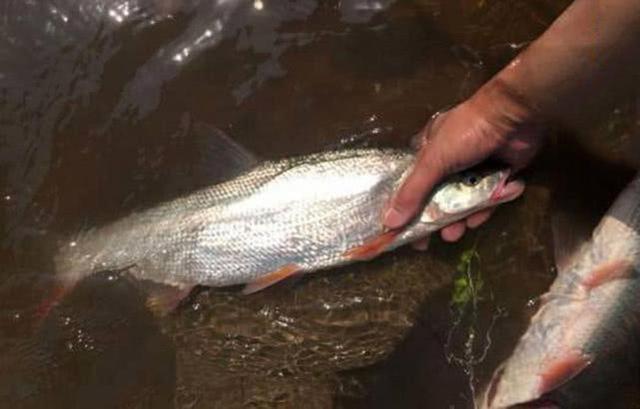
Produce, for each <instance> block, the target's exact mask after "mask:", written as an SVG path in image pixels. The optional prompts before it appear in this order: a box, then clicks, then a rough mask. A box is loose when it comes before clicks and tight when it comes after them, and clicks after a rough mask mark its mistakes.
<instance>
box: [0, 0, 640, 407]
mask: <svg viewBox="0 0 640 409" xmlns="http://www.w3.org/2000/svg"><path fill="white" fill-rule="evenodd" d="M567 3H568V2H567V1H563V2H553V1H498V0H496V1H475V0H474V1H467V0H459V1H444V0H441V1H435V0H421V1H400V0H398V1H393V0H379V1H375V0H346V1H341V2H317V1H314V0H302V1H297V2H293V1H276V0H271V1H269V0H255V1H253V2H251V1H239V0H227V1H204V0H183V1H181V0H138V1H134V0H132V1H122V0H88V1H84V2H79V1H72V0H43V1H37V2H36V1H31V2H29V1H15V0H8V1H5V2H4V3H3V4H2V5H1V6H0V34H2V35H1V36H0V61H1V63H2V64H0V101H1V103H2V104H1V105H0V142H1V143H0V198H2V203H1V209H2V211H1V213H0V215H1V219H0V228H1V229H2V236H1V238H2V241H1V243H0V245H1V247H0V263H1V265H2V267H3V268H2V270H1V271H0V274H1V277H0V279H1V283H2V284H1V286H0V293H1V296H0V306H1V309H0V348H1V351H2V353H1V354H0V396H1V397H2V402H3V404H2V406H3V407H4V406H5V405H6V406H7V407H15V408H19V407H24V408H57V407H60V408H69V407H78V408H83V407H89V406H91V407H99V408H101V407H104V408H116V407H117V408H147V407H149V408H302V407H304V408H307V407H311V408H331V407H336V408H340V407H344V408H364V407H366V408H371V407H373V408H469V407H472V404H471V402H470V399H471V396H472V394H473V391H474V390H475V389H477V388H479V387H481V385H482V384H483V383H484V382H486V381H487V379H488V377H489V376H490V373H491V371H492V370H493V368H494V367H495V366H496V365H497V364H498V362H499V361H500V360H501V359H503V358H504V357H505V356H507V355H508V353H509V351H510V348H512V347H513V343H514V342H515V340H516V339H517V336H518V334H519V333H520V332H521V331H522V329H523V328H524V326H525V325H526V320H527V318H528V316H529V315H530V314H531V313H532V312H533V311H534V309H535V297H536V296H537V295H538V294H540V293H541V292H543V291H544V290H545V289H546V288H547V286H548V285H549V283H550V282H551V280H552V279H553V275H554V271H553V251H552V240H551V235H550V226H549V219H550V212H551V208H552V206H553V198H554V194H555V193H557V192H558V190H560V191H570V192H572V194H574V196H578V195H579V194H583V195H584V196H578V197H588V198H589V200H587V201H579V202H582V203H579V204H582V205H586V206H581V209H582V210H581V211H582V212H583V214H584V215H585V220H593V219H597V217H598V215H599V214H601V212H602V211H603V209H605V208H606V206H607V203H608V201H610V200H611V198H612V197H613V196H614V195H615V192H616V190H617V189H619V188H620V186H622V185H623V184H624V181H625V178H626V177H627V176H628V172H625V171H620V172H618V171H613V170H611V171H610V170H609V168H607V167H604V166H602V165H600V164H595V162H593V160H592V159H591V158H589V157H586V156H582V155H581V154H578V152H577V151H576V149H573V148H570V149H567V148H566V146H575V145H574V144H573V143H565V142H566V141H568V140H569V138H570V137H571V138H576V139H579V140H582V141H585V143H584V145H585V146H587V147H588V148H589V149H590V150H591V152H597V153H598V154H599V156H600V157H602V158H605V159H608V160H612V159H613V160H617V161H618V162H619V161H621V160H626V159H627V158H626V157H625V156H624V154H625V152H627V151H628V149H626V147H627V146H628V145H627V144H628V142H629V140H631V139H632V138H631V135H633V133H634V131H635V129H634V128H635V126H636V124H635V122H636V111H637V110H636V109H635V106H634V105H633V104H631V103H625V102H624V101H623V102H621V103H620V106H619V107H618V108H617V109H616V110H615V111H614V112H613V113H612V114H608V113H603V115H602V118H598V119H597V122H594V120H593V119H592V118H585V125H584V127H581V129H574V130H571V131H570V132H559V133H558V134H557V135H556V134H554V135H552V137H551V138H550V139H551V140H552V141H556V143H552V144H550V147H549V149H547V151H546V152H544V154H543V156H542V157H541V159H540V160H539V161H538V163H537V164H536V166H534V167H533V168H532V169H531V170H530V171H529V172H528V173H527V174H526V175H525V176H526V177H527V179H528V181H529V183H530V188H529V189H528V191H527V194H526V195H525V197H524V198H523V199H522V200H520V201H519V202H518V203H515V204H513V205H509V206H505V208H504V209H502V210H501V211H500V212H499V213H498V214H497V215H496V217H495V218H494V219H493V220H492V221H491V223H490V224H488V225H487V226H486V227H484V228H482V229H480V230H479V231H477V232H473V233H472V234H469V235H468V236H467V237H466V238H465V239H464V240H463V241H462V242H461V243H459V244H456V245H444V244H442V243H440V242H438V241H435V242H434V243H433V245H432V248H431V249H430V250H429V252H428V253H417V252H415V251H413V250H410V249H401V250H399V251H397V252H395V253H393V254H389V255H386V256H384V257H381V258H380V259H378V260H376V261H373V262H370V263H366V264H360V265H356V266H352V267H349V268H344V269H340V270H333V271H329V272H325V273H321V274H317V275H315V276H313V277H309V278H305V279H302V280H299V281H297V282H289V283H284V284H283V285H280V286H277V287H275V288H273V289H270V290H268V291H264V292H262V293H259V294H257V295H255V296H251V297H241V296H238V295H237V294H236V291H235V290H234V289H222V290H210V289H198V290H197V291H196V292H194V293H193V294H192V295H191V296H190V297H189V298H188V299H187V300H185V302H184V303H183V304H182V305H181V306H180V307H179V308H178V310H177V311H176V312H175V313H174V314H172V315H170V316H168V317H163V318H159V317H154V316H153V315H152V314H151V313H149V312H148V310H147V309H146V308H145V305H144V299H145V288H144V286H142V285H140V283H136V282H133V281H132V280H131V279H130V278H129V277H127V275H126V273H119V272H104V273H101V274H97V275H95V276H94V277H91V278H90V279H88V280H85V281H84V282H82V283H81V284H80V285H78V287H77V288H75V289H74V290H73V292H71V293H70V294H69V295H68V296H67V297H65V298H64V300H63V301H62V302H61V304H60V305H58V306H57V307H56V308H55V309H53V310H52V311H51V312H50V314H49V315H47V316H46V318H42V317H41V315H42V314H41V311H42V309H43V306H42V304H43V303H42V300H43V299H47V298H48V297H50V294H51V291H52V289H54V288H55V280H54V279H53V268H52V263H51V259H52V254H53V251H54V249H55V246H56V243H57V242H58V241H59V240H60V239H61V238H63V237H65V236H66V235H67V234H70V233H72V232H74V231H77V230H78V229H80V228H83V227H87V226H94V225H99V224H102V223H106V222H108V221H110V220H114V219H116V218H118V217H121V216H123V215H125V214H127V213H128V212H129V211H131V210H132V209H137V208H142V207H145V206H149V205H152V204H154V203H157V202H159V201H162V200H165V199H168V198H172V197H176V196H178V195H180V194H183V193H185V192H188V191H192V190H194V189H196V188H198V187H201V186H203V185H206V184H207V183H211V180H212V178H215V177H216V174H217V172H218V171H219V170H218V169H216V168H215V164H211V163H208V162H207V138H206V135H201V134H198V133H197V132H195V131H194V128H197V127H196V126H195V125H196V124H199V123H206V124H209V125H211V126H215V127H217V128H219V129H221V130H223V131H225V132H226V133H228V134H229V135H231V136H232V137H233V138H234V139H235V140H236V141H238V142H240V143H241V144H243V145H244V146H246V147H247V148H248V149H250V150H252V151H253V152H255V153H256V154H257V155H258V156H260V157H263V158H278V157H284V156H289V155H294V154H301V153H307V152H313V151H317V150H321V149H326V148H327V147H328V146H335V145H336V144H340V143H347V144H363V143H366V144H373V145H402V144H405V143H406V142H407V140H408V138H409V137H410V136H411V135H412V134H413V133H415V132H416V131H417V130H418V129H419V128H420V126H421V125H423V124H424V122H425V120H426V119H427V118H428V117H429V116H430V115H431V114H433V113H434V112H436V111H437V110H440V109H443V108H446V107H448V106H451V105H452V104H454V103H456V102H457V101H460V100H461V99H463V98H464V97H465V96H467V95H469V94H470V93H471V92H473V90H474V89H475V88H477V87H478V86H479V85H480V84H481V83H482V82H483V81H484V80H486V79H487V78H488V77H490V76H491V74H492V73H494V72H495V71H496V70H497V69H499V67H500V66H501V65H502V64H503V63H504V62H505V61H507V60H508V59H509V58H510V57H512V56H513V55H515V53H517V51H518V50H519V49H520V48H521V47H523V46H524V45H526V44H527V42H528V41H530V40H532V39H533V38H535V37H536V36H537V35H538V34H539V33H540V32H542V31H543V30H544V29H545V27H547V26H548V25H549V24H550V22H551V21H553V19H554V17H555V16H557V15H558V14H559V13H560V12H561V11H562V9H563V8H564V7H565V6H566V5H567ZM587 119H588V120H587ZM559 158H561V159H559ZM567 158H571V159H567ZM631 159H633V158H631ZM567 163H572V165H571V166H569V169H568V170H570V172H567V167H566V164H567ZM560 165H563V166H560ZM559 168H561V171H562V173H563V174H565V173H569V174H570V175H573V176H574V177H569V178H566V179H568V180H569V183H568V184H565V185H564V186H563V187H561V188H558V186H557V184H556V180H557V179H558V178H557V177H556V176H557V175H558V172H559ZM585 173H590V177H589V178H588V180H590V182H591V183H584V181H585V180H587V178H585V176H584V175H585ZM575 180H579V181H580V182H575ZM579 192H582V193H579ZM585 223H586V221H585ZM465 255H466V256H467V259H466V260H467V261H469V263H466V264H465V263H461V261H465ZM470 255H471V256H470ZM469 257H470V258H469ZM461 272H464V273H469V274H470V275H471V276H472V277H473V279H474V280H473V282H472V283H473V284H474V285H475V287H474V288H477V289H478V292H477V294H476V296H475V297H471V298H469V297H466V298H465V296H464V295H465V294H466V295H467V296H468V294H469V293H468V292H467V293H465V291H464V288H465V287H464V286H463V287H462V292H460V287H459V285H458V292H456V290H455V288H456V284H454V280H456V279H458V280H457V281H458V282H459V281H460V280H459V277H460V276H461ZM455 294H457V295H458V296H459V297H455ZM461 294H462V296H461ZM460 297H461V298H460ZM452 299H456V300H458V302H457V303H454V304H452V302H451V301H452ZM461 300H462V301H461ZM465 300H466V301H467V302H466V303H465V302H464V301H465ZM611 383H612V386H616V385H618V384H621V385H622V386H621V387H620V388H617V387H615V388H614V387H612V388H611V392H610V393H609V394H608V395H607V397H606V399H607V403H609V405H614V404H616V405H618V407H621V408H630V407H638V406H637V402H638V396H639V394H640V392H639V391H638V385H639V383H638V380H637V379H634V378H633V377H630V378H629V379H627V378H624V379H617V380H612V382H611ZM614 402H615V403H614ZM618 402H619V403H618ZM634 404H635V405H636V406H633V405H634Z"/></svg>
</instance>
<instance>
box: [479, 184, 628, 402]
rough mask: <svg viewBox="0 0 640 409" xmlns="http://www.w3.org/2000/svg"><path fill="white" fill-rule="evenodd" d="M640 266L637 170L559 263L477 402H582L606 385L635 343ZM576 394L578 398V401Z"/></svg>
mask: <svg viewBox="0 0 640 409" xmlns="http://www.w3.org/2000/svg"><path fill="white" fill-rule="evenodd" d="M639 268H640V176H636V178H635V179H634V180H633V181H632V182H631V183H630V184H629V186H628V187H627V188H626V189H625V190H624V191H623V192H622V193H621V194H620V195H619V196H618V198H617V199H616V201H615V202H614V204H613V205H612V207H611V208H610V209H609V211H608V212H607V213H606V215H605V216H604V218H603V219H602V220H601V221H600V223H599V225H598V227H597V228H596V229H595V231H594V233H593V235H592V237H591V239H590V240H589V241H588V242H587V243H585V244H584V245H583V246H581V247H580V249H579V250H578V251H577V252H576V253H574V254H573V256H572V257H571V258H570V260H569V262H568V263H566V267H564V268H559V271H558V276H557V278H556V280H555V281H554V283H553V284H552V286H551V288H550V289H549V291H548V292H547V293H546V294H545V295H543V296H542V298H541V306H540V308H539V310H538V311H537V313H536V314H535V315H534V316H533V317H532V319H531V323H530V325H529V327H528V329H527V330H526V332H525V334H524V335H523V336H522V338H521V339H520V341H519V342H518V344H517V346H516V348H515V350H514V352H513V353H512V355H511V357H510V358H509V359H508V360H506V361H505V362H504V363H503V364H502V365H501V366H500V367H499V368H498V369H497V370H496V372H495V374H494V376H493V379H492V380H491V382H490V383H489V387H488V388H487V389H486V391H485V392H484V393H483V396H482V397H481V399H482V400H481V407H482V408H485V409H489V408H491V409H498V408H510V407H514V406H517V405H527V406H526V407H556V406H555V405H556V404H561V406H562V407H565V406H564V405H568V406H567V407H584V406H582V405H583V404H584V402H585V401H588V400H589V399H590V398H593V397H594V396H590V395H595V394H597V391H598V390H607V389H610V386H611V381H612V379H615V378H616V375H619V373H618V374H616V373H615V371H616V370H617V371H618V372H619V371H620V368H621V367H624V363H625V362H628V361H631V356H632V355H631V351H632V350H633V348H636V347H637V345H634V344H635V343H636V342H637V340H638V335H639V332H638V331H639V330H640V302H639V300H640V277H639V275H638V271H640V270H639ZM617 355H622V356H623V357H622V359H620V357H619V356H617ZM621 361H625V362H621ZM598 383H600V384H599V385H598ZM578 386H579V388H578ZM577 389H579V392H577ZM576 399H579V400H581V401H583V402H582V403H580V404H579V405H577V406H576V402H575V400H576ZM563 400H564V401H566V402H561V401H563ZM589 407H590V406H589Z"/></svg>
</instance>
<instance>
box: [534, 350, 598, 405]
mask: <svg viewBox="0 0 640 409" xmlns="http://www.w3.org/2000/svg"><path fill="white" fill-rule="evenodd" d="M590 364H591V359H590V358H589V357H588V356H586V355H584V354H582V353H580V352H576V351H569V352H566V353H565V354H564V355H563V356H561V357H558V358H556V359H554V360H552V361H550V362H548V363H547V365H545V369H544V371H543V372H542V373H541V374H540V387H539V393H540V395H541V396H542V395H544V394H546V393H549V392H551V391H553V390H555V389H557V388H559V387H560V386H562V385H564V384H565V383H566V382H568V381H570V380H571V379H573V378H574V377H575V376H577V375H578V374H579V373H580V372H582V371H583V370H584V369H585V368H586V367H587V366H589V365H590Z"/></svg>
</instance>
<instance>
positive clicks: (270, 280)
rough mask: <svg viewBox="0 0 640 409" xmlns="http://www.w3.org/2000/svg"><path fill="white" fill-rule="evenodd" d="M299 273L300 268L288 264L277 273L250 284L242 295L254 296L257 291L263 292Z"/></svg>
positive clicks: (264, 276) (259, 278)
mask: <svg viewBox="0 0 640 409" xmlns="http://www.w3.org/2000/svg"><path fill="white" fill-rule="evenodd" d="M298 271H300V267H298V266H297V265H295V264H287V265H286V266H284V267H282V268H280V269H278V270H276V271H272V272H270V273H268V274H265V275H263V276H261V277H258V278H256V279H255V280H253V281H252V282H250V283H248V284H247V285H246V286H245V287H244V289H243V290H242V293H243V294H252V293H255V292H257V291H260V290H263V289H265V288H267V287H269V286H271V285H273V284H275V283H277V282H279V281H282V280H284V279H285V278H288V277H291V276H292V275H294V274H296V273H297V272H298Z"/></svg>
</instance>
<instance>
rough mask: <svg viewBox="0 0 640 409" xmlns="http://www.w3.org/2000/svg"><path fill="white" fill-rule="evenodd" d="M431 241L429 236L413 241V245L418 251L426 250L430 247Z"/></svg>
mask: <svg viewBox="0 0 640 409" xmlns="http://www.w3.org/2000/svg"><path fill="white" fill-rule="evenodd" d="M429 241H430V240H429V237H428V236H427V237H425V238H423V239H420V240H416V241H414V242H413V243H411V247H413V248H414V249H415V250H418V251H426V250H427V249H428V248H429Z"/></svg>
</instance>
